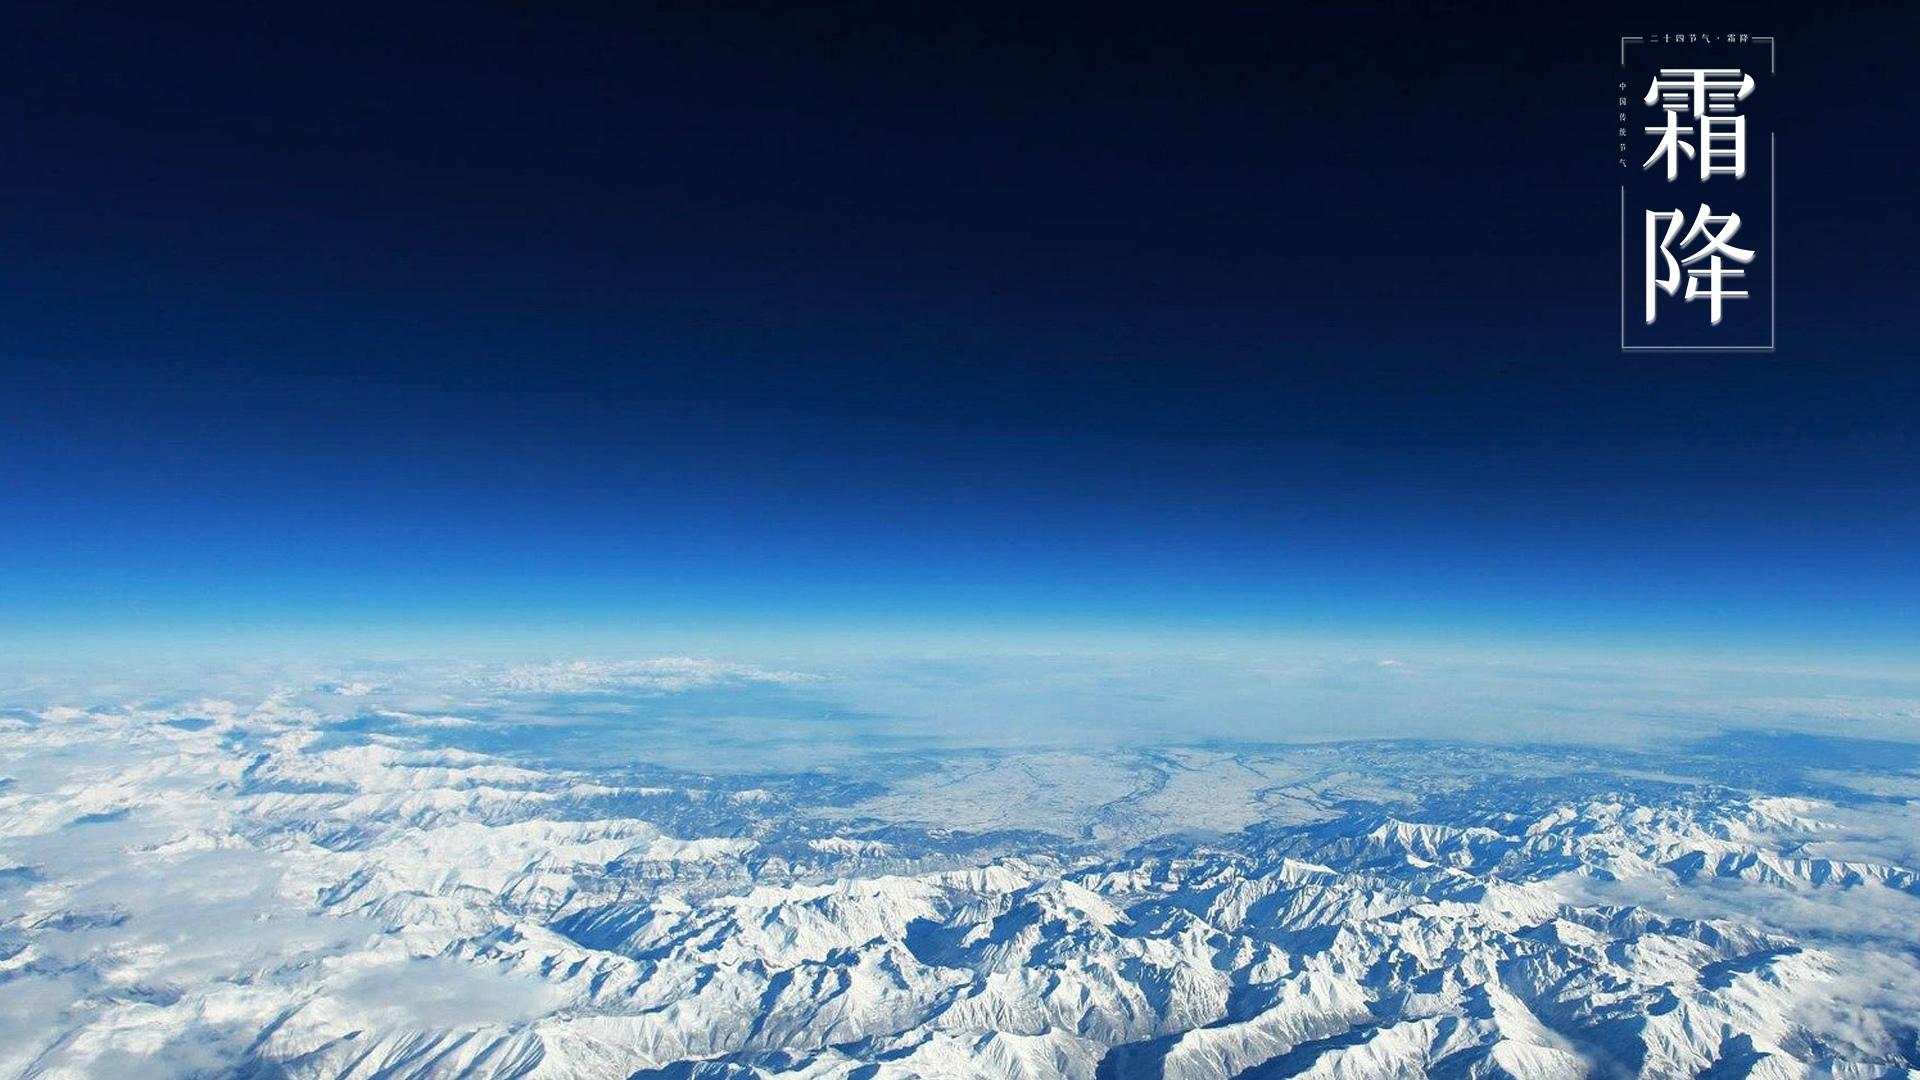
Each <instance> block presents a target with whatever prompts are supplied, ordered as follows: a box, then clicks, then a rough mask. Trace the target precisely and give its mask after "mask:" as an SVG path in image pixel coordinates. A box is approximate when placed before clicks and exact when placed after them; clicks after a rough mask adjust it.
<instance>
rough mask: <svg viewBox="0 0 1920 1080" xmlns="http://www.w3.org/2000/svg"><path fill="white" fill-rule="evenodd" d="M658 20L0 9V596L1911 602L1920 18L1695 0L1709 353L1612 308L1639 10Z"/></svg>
mask: <svg viewBox="0 0 1920 1080" xmlns="http://www.w3.org/2000/svg"><path fill="white" fill-rule="evenodd" d="M705 6H706V5H687V6H684V7H676V8H674V9H671V10H668V11H664V12H646V11H635V10H632V9H630V8H625V7H620V8H609V9H606V10H597V9H588V8H575V9H571V11H570V13H567V14H555V13H552V12H549V11H544V10H542V11H538V12H536V11H535V9H533V8H527V9H525V10H523V11H518V12H515V11H489V10H484V9H482V8H471V9H463V10H459V11H455V10H453V9H448V10H446V11H444V12H440V13H436V14H433V15H418V16H412V15H404V14H402V15H395V14H393V13H391V12H388V11H385V10H382V9H375V8H367V9H349V8H344V7H332V6H312V5H300V6H298V10H290V11H282V12H272V11H260V10H248V9H245V8H238V7H236V8H230V9H225V8H223V9H219V10H204V11H203V10H194V9H193V8H191V7H190V6H189V7H180V8H174V7H167V8H164V9H161V8H147V9H143V8H141V7H136V6H131V5H130V6H127V7H126V8H125V9H123V10H118V11H115V10H113V9H111V8H100V7H91V6H89V7H85V8H82V7H81V6H79V5H72V6H68V5H37V4H24V5H13V6H10V8H9V11H8V14H7V15H6V17H5V24H4V26H3V27H0V29H3V30H4V31H5V35H4V37H5V41H6V43H7V44H6V45H5V50H6V51H5V55H4V60H5V62H4V64H0V92H4V94H5V95H6V100H7V101H8V102H9V106H8V109H7V112H8V116H9V119H8V122H7V123H6V124H5V125H0V140H4V142H3V143H0V152H3V153H4V160H5V162H6V166H5V168H4V169H0V215H3V216H4V245H5V246H4V249H3V250H4V253H5V255H4V261H3V262H0V275H4V276H3V277H0V326H4V337H3V338H0V350H3V352H0V365H3V366H0V379H3V380H4V381H3V382H0V395H4V396H3V397H0V425H3V426H0V484H3V485H4V494H5V504H4V505H5V520H4V522H0V639H4V640H7V641H11V642H13V643H14V645H15V647H25V646H27V645H34V646H41V647H51V648H59V647H63V646H64V643H67V642H79V641H82V640H94V641H97V640H100V639H103V638H109V639H116V640H122V639H124V640H141V639H148V640H167V639H173V638H183V637H193V636H196V635H212V636H217V635H219V634H221V633H232V634H237V635H239V636H241V637H247V636H250V635H268V636H274V635H280V636H299V635H302V634H308V633H315V634H319V633H327V634H344V635H347V636H349V637H351V636H352V635H355V634H361V633H368V634H371V633H373V632H375V631H392V632H396V633H400V634H402V635H407V634H417V635H420V636H422V637H432V636H435V635H443V634H451V633H454V632H456V631H457V632H459V633H461V634H466V635H470V636H472V637H473V638H475V639H479V640H488V639H496V640H499V641H503V642H510V641H511V640H512V639H513V638H514V637H515V636H516V635H524V634H529V633H531V632H532V628H536V627H537V628H539V629H540V631H541V632H542V633H549V634H554V635H559V636H562V637H564V636H565V635H566V634H568V633H570V632H574V631H578V632H580V633H583V634H585V633H588V632H592V633H609V632H611V633H623V632H626V631H628V630H632V631H634V632H636V633H638V632H640V631H642V630H645V629H647V628H660V627H682V626H696V625H697V626H702V627H706V628H707V629H708V630H709V631H711V632H714V633H718V634H721V635H723V636H724V635H725V634H726V633H729V632H733V631H734V630H739V631H741V632H746V631H748V630H752V629H755V628H759V629H761V630H765V629H766V628H769V627H781V628H787V629H786V630H784V631H782V632H791V633H794V634H796V635H804V634H806V633H809V632H812V631H811V629H810V628H814V627H825V626H833V627H836V628H838V629H840V630H846V629H848V628H855V629H857V628H859V627H861V626H872V627H879V626H886V627H890V628H899V627H944V628H949V629H951V628H952V627H955V626H969V627H977V628H979V629H980V631H981V632H982V633H986V632H998V631H1003V630H1004V631H1011V630H1014V629H1019V630H1022V631H1024V632H1033V633H1040V634H1042V635H1043V636H1044V634H1045V633H1046V632H1048V631H1049V629H1050V628H1074V627H1089V626H1091V627H1101V628H1105V629H1107V630H1118V631H1122V632H1127V633H1138V634H1142V635H1146V636H1149V637H1150V636H1152V635H1154V634H1156V633H1160V632H1162V631H1165V632H1173V631H1176V630H1180V629H1183V628H1184V629H1190V628H1193V627H1203V628H1211V629H1213V630H1218V631H1220V632H1222V633H1227V634H1233V633H1242V632H1244V633H1257V632H1285V633H1289V634H1297V635H1306V636H1312V635H1315V634H1325V635H1329V636H1334V635H1350V634H1360V635H1402V636H1406V637H1409V638H1422V637H1424V638H1432V639H1452V638H1457V637H1472V638H1486V637H1491V638H1503V639H1508V640H1512V641H1517V642H1536V641H1537V642H1547V641H1557V642H1564V641H1575V642H1581V641H1592V642H1603V643H1653V644H1656V645H1680V646H1700V645H1705V646H1709V647H1712V648H1714V649H1722V650H1724V649H1735V650H1737V649H1740V648H1751V649H1755V650H1766V651H1769V652H1771V653H1774V654H1782V653H1784V654H1789V655H1791V654H1798V653H1802V652H1804V653H1808V654H1811V653H1816V652H1818V653H1829V652H1835V651H1839V652H1859V651H1869V652H1875V653H1879V654H1887V655H1894V656H1904V657H1911V656H1912V655H1914V649H1915V646H1916V645H1920V564H1917V563H1916V559H1915V556H1914V551H1915V549H1916V544H1917V543H1920V499H1916V498H1915V494H1916V485H1917V482H1920V447H1917V446H1916V443H1915V439H1914V436H1913V433H1912V431H1913V426H1914V418H1915V416H1916V415H1920V372H1917V371H1916V368H1915V364H1914V358H1915V353H1916V340H1920V327H1916V319H1915V317H1914V314H1913V303H1914V301H1913V297H1912V291H1913V288H1914V283H1915V280H1916V279H1915V275H1914V272H1913V268H1912V265H1911V260H1912V257H1913V252H1914V251H1916V250H1920V237H1916V230H1915V226H1914V217H1915V215H1914V213H1913V196H1912V193H1911V190H1910V185H1911V178H1912V176H1913V174H1914V171H1915V166H1916V164H1917V162H1916V154H1915V150H1914V145H1913V139H1912V137H1911V130H1912V117H1913V116H1914V113H1915V106H1916V104H1917V103H1916V101H1915V96H1916V95H1915V91H1914V89H1913V88H1912V86H1911V85H1910V82H1909V83H1903V82H1902V80H1901V78H1900V73H1901V72H1902V71H1905V70H1907V69H1908V68H1910V66H1911V62H1912V57H1913V45H1912V42H1913V40H1915V38H1914V32H1915V31H1916V30H1920V25H1916V23H1917V22H1920V20H1916V19H1915V18H1914V17H1912V16H1910V15H1902V14H1899V13H1898V12H1897V10H1896V9H1894V8H1892V7H1888V8H1885V9H1882V10H1877V11H1870V12H1861V13H1855V14H1845V15H1829V14H1824V13H1822V14H1819V15H1818V17H1817V18H1816V17H1815V13H1814V12H1813V11H1812V9H1811V7H1810V6H1808V5H1801V6H1800V8H1799V10H1798V13H1797V14H1792V13H1789V14H1786V15H1781V14H1776V13H1769V12H1765V11H1762V10H1761V9H1757V8H1754V7H1752V6H1746V5H1743V6H1742V7H1740V8H1737V9H1736V8H1729V9H1727V10H1726V11H1724V12H1720V13H1712V14H1708V13H1704V12H1703V11H1702V9H1697V8H1696V9H1691V11H1692V14H1691V15H1689V18H1692V19H1695V20H1696V21H1701V22H1707V23H1712V24H1713V25H1711V26H1702V27H1694V29H1708V30H1712V31H1714V32H1725V31H1727V30H1734V31H1741V32H1750V33H1755V34H1766V33H1772V34H1775V35H1777V36H1779V38H1780V39H1781V44H1780V56H1781V60H1780V66H1781V79H1780V81H1779V83H1778V84H1777V86H1776V87H1774V88H1773V89H1774V90H1776V91H1777V92H1778V94H1779V95H1780V97H1781V100H1780V101H1778V102H1776V103H1775V108H1776V109H1777V113H1776V115H1777V116H1779V117H1780V120H1779V124H1780V131H1779V138H1780V163H1779V172H1780V194H1779V221H1780V225H1779V228H1780V233H1781V251H1780V259H1781V262H1780V268H1779V286H1780V292H1781V301H1780V311H1779V327H1780V329H1779V336H1780V342H1781V347H1780V351H1779V352H1778V353H1777V354H1776V355H1773V356H1757V357H1756V356H1749V355H1735V356H1731V357H1726V356H1722V357H1712V358H1704V359H1703V358H1700V357H1698V356H1689V355H1685V354H1653V355H1623V354H1621V353H1620V352H1618V351H1617V349H1616V341H1615V332H1616V326H1615V319H1616V304H1617V297H1616V277H1615V275H1616V272H1617V267H1616V244H1617V238H1616V235H1615V230H1616V222H1615V220H1614V213H1615V194H1614V188H1615V184H1616V177H1615V175H1614V172H1613V171H1612V167H1611V159H1612V153H1611V141H1612V127H1613V119H1612V100H1611V95H1612V93H1613V90H1612V86H1611V81H1610V80H1611V79H1612V77H1613V75H1614V67H1613V63H1614V47H1615V46H1614V42H1615V39H1616V38H1617V36H1618V35H1620V34H1622V33H1647V32H1651V31H1654V30H1658V29H1661V28H1662V26H1663V25H1664V23H1665V22H1672V21H1674V20H1675V19H1676V18H1677V17H1678V16H1677V15H1676V14H1675V13H1674V11H1673V10H1672V9H1671V8H1669V9H1665V12H1664V14H1659V15H1657V16H1656V15H1654V14H1652V13H1649V14H1648V15H1647V16H1644V17H1637V16H1630V15H1623V14H1620V13H1618V12H1616V11H1613V10H1611V9H1609V10H1608V11H1605V12H1595V13H1593V14H1592V15H1591V16H1590V17H1586V18H1584V19H1582V20H1579V21H1569V20H1567V19H1566V18H1564V17H1532V16H1519V15H1514V16H1504V17H1497V18H1496V17H1490V16H1489V17H1482V16H1478V15H1473V14H1467V13H1461V12H1451V13H1437V14H1434V13H1430V14H1409V13H1405V12H1400V11H1397V10H1396V9H1394V8H1391V7H1378V8H1373V9H1369V10H1363V11H1360V12H1357V13H1355V14H1354V15H1352V16H1351V17H1350V18H1346V19H1344V20H1342V21H1333V20H1332V18H1330V17H1328V16H1324V15H1321V16H1312V17H1308V16H1299V15H1283V14H1276V13H1271V12H1269V13H1262V12H1260V11H1258V10H1257V9H1254V8H1246V7H1236V8H1230V9H1220V10H1217V11H1213V12H1200V13H1191V14H1172V13H1162V14H1160V15H1157V16H1142V17H1139V18H1137V19H1136V18H1127V19H1115V18H1114V17H1113V15H1112V14H1111V12H1106V13H1102V12H1101V11H1100V9H1097V8H1087V9H1083V10H1081V11H1078V12H1065V11H1059V12H1056V13H1055V14H1052V15H1049V16H1047V17H1045V18H1034V17H1032V16H1031V15H1026V14H1021V13H1019V12H1017V11H1016V10H1014V9H1006V10H1003V11H1000V12H998V13H989V14H968V13H960V12H954V13H950V14H946V15H938V14H928V13H926V12H921V13H918V14H906V13H901V12H898V11H889V10H887V9H886V8H883V7H875V8H871V9H854V8H842V9H835V10H834V11H831V12H814V13H808V14H792V13H786V14H783V13H779V12H778V11H775V10H771V9H769V10H755V9H752V8H738V7H735V8H729V9H728V10H727V11H725V12H713V11H699V10H696V9H698V8H701V7H705ZM1653 10H1655V11H1659V10H1661V9H1653ZM1680 29H1687V27H1680ZM889 632H891V631H889Z"/></svg>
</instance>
